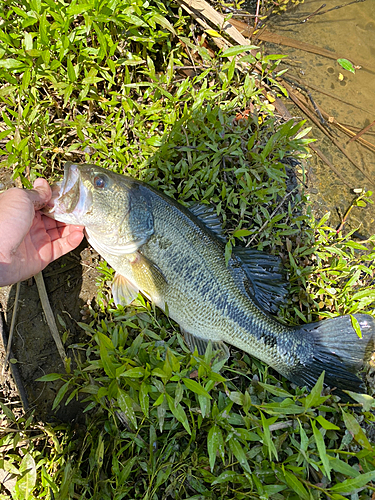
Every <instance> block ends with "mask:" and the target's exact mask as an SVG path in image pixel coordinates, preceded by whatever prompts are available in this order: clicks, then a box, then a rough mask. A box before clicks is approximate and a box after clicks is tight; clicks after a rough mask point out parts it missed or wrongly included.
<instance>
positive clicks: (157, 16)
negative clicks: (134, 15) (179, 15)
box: [151, 14, 177, 36]
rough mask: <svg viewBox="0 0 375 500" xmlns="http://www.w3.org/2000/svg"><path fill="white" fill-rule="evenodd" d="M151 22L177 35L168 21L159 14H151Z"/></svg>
mask: <svg viewBox="0 0 375 500" xmlns="http://www.w3.org/2000/svg"><path fill="white" fill-rule="evenodd" d="M151 19H152V21H154V22H156V23H158V24H160V26H162V27H163V28H165V29H167V30H168V31H170V32H171V33H172V34H173V35H175V36H177V33H176V31H175V29H174V27H173V26H172V25H171V23H170V22H169V21H168V19H167V18H166V17H164V16H162V15H160V14H153V15H152V17H151Z"/></svg>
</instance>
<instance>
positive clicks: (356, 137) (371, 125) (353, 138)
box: [349, 120, 375, 142]
mask: <svg viewBox="0 0 375 500" xmlns="http://www.w3.org/2000/svg"><path fill="white" fill-rule="evenodd" d="M374 125H375V120H374V121H373V122H372V123H370V125H367V127H365V128H363V129H362V130H361V131H360V132H358V134H356V135H355V136H354V137H352V138H351V139H350V140H349V142H352V141H356V140H357V139H359V138H360V137H361V135H363V134H365V133H366V132H367V131H368V130H370V128H371V127H373V126H374Z"/></svg>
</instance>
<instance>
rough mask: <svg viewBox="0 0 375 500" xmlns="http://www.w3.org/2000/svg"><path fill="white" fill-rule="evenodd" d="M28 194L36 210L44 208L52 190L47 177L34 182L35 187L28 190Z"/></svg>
mask: <svg viewBox="0 0 375 500" xmlns="http://www.w3.org/2000/svg"><path fill="white" fill-rule="evenodd" d="M27 194H28V196H29V198H30V200H31V202H32V203H33V205H34V208H35V210H40V209H41V208H43V207H44V206H45V205H46V204H47V203H48V202H49V200H50V199H51V196H52V192H51V188H50V186H49V184H48V182H47V181H46V180H45V179H41V178H38V179H36V181H35V182H34V189H30V190H29V191H27Z"/></svg>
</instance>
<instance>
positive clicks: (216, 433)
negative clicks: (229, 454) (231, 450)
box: [207, 425, 225, 472]
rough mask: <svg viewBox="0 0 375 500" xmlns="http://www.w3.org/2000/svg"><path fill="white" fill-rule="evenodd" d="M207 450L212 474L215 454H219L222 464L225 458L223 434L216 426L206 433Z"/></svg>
mask: <svg viewBox="0 0 375 500" xmlns="http://www.w3.org/2000/svg"><path fill="white" fill-rule="evenodd" d="M207 450H208V458H209V462H210V467H211V472H213V470H214V465H215V461H216V455H217V452H219V454H220V456H221V458H222V459H223V462H224V458H225V452H224V439H223V434H222V432H221V429H220V427H218V426H217V425H213V426H212V427H211V429H210V430H209V432H208V436H207Z"/></svg>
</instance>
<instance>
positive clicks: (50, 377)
mask: <svg viewBox="0 0 375 500" xmlns="http://www.w3.org/2000/svg"><path fill="white" fill-rule="evenodd" d="M63 377H64V376H63V375H62V374H61V373H48V375H43V377H39V378H37V379H36V381H37V382H52V381H54V380H59V379H63Z"/></svg>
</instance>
